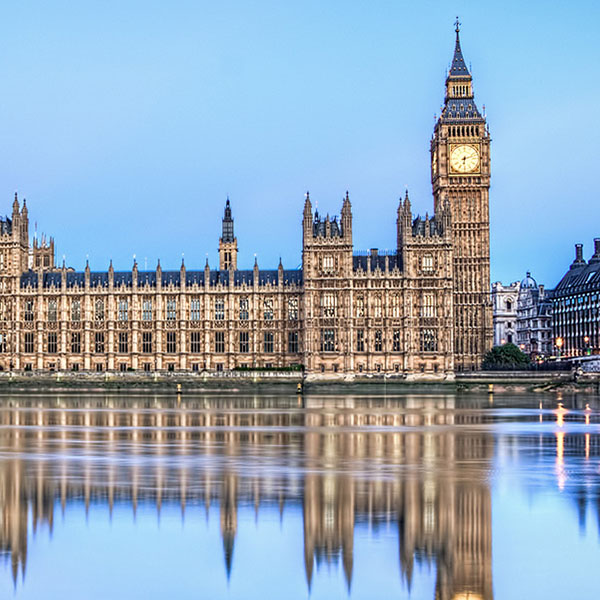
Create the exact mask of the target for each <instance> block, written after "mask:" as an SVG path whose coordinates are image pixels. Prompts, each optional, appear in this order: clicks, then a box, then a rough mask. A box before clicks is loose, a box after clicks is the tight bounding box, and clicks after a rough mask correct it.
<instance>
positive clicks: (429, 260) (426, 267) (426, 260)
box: [421, 254, 433, 273]
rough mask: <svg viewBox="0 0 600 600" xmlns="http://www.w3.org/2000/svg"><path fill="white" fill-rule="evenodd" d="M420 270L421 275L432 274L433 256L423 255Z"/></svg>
mask: <svg viewBox="0 0 600 600" xmlns="http://www.w3.org/2000/svg"><path fill="white" fill-rule="evenodd" d="M421 268H422V270H423V273H433V256H432V255H431V254H425V256H423V258H422V261H421Z"/></svg>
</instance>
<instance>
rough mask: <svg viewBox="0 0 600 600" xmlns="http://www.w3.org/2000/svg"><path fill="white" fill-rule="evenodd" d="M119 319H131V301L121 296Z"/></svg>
mask: <svg viewBox="0 0 600 600" xmlns="http://www.w3.org/2000/svg"><path fill="white" fill-rule="evenodd" d="M117 319H118V320H119V321H128V320H129V302H128V301H127V300H126V299H125V298H121V299H120V300H119V302H118V304H117Z"/></svg>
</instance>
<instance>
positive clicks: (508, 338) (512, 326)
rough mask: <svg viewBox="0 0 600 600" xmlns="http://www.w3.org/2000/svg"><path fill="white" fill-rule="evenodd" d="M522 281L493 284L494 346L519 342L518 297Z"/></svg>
mask: <svg viewBox="0 0 600 600" xmlns="http://www.w3.org/2000/svg"><path fill="white" fill-rule="evenodd" d="M519 287H520V282H519V281H514V282H513V283H510V284H508V285H503V284H502V283H501V282H500V281H496V282H495V283H493V284H492V311H493V323H494V346H503V345H504V344H516V343H517V299H518V297H519Z"/></svg>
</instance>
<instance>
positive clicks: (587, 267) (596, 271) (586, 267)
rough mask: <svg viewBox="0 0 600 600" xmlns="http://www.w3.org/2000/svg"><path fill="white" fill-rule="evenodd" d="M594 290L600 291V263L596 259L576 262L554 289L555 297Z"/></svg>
mask: <svg viewBox="0 0 600 600" xmlns="http://www.w3.org/2000/svg"><path fill="white" fill-rule="evenodd" d="M592 291H593V292H597V291H600V264H599V263H598V262H596V261H593V262H591V263H586V262H582V263H574V264H572V265H571V268H570V269H569V270H568V271H567V272H566V274H565V275H564V277H563V278H562V279H561V280H560V281H559V283H558V285H557V286H556V288H555V289H554V297H555V298H557V297H564V296H570V295H571V294H577V293H581V292H592Z"/></svg>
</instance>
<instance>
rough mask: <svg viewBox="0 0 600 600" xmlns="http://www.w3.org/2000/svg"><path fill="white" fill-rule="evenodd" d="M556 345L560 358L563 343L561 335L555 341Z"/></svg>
mask: <svg viewBox="0 0 600 600" xmlns="http://www.w3.org/2000/svg"><path fill="white" fill-rule="evenodd" d="M554 343H555V344H556V347H557V348H558V358H559V359H560V349H561V348H562V345H563V339H562V338H561V337H557V338H556V340H555V342H554Z"/></svg>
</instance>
